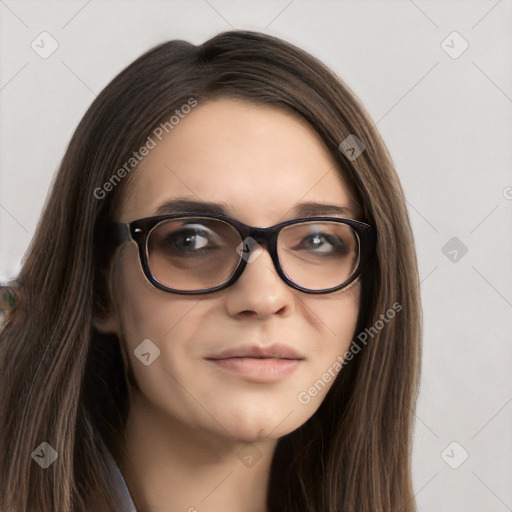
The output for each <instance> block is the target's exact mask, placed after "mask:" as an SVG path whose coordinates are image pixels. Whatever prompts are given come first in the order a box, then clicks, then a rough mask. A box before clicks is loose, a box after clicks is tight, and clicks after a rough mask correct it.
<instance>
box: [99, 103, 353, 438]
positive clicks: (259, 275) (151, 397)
mask: <svg viewBox="0 0 512 512" xmlns="http://www.w3.org/2000/svg"><path fill="white" fill-rule="evenodd" d="M135 173H136V174H135V175H134V181H133V183H132V184H131V189H130V194H129V195H128V197H127V200H126V201H125V204H124V205H123V208H122V211H121V213H120V216H119V219H118V220H119V221H120V222H130V221H133V220H136V219H140V218H143V217H149V216H153V215H156V214H157V211H159V207H161V206H162V205H163V204H164V203H166V202H168V201H170V200H173V199H178V198H179V199H189V200H192V201H202V202H203V201H209V202H218V203H223V205H228V206H226V208H227V211H226V214H227V215H228V216H230V217H233V218H235V219H238V220H240V221H241V222H244V223H246V224H248V225H251V226H258V227H266V226H271V225H273V224H276V223H278V222H282V221H284V220H288V219H292V218H297V217H298V216H299V215H297V214H296V213H294V210H295V209H296V208H297V207H298V206H299V205H300V204H301V203H305V202H316V203H324V204H330V205H336V206H340V207H344V208H347V213H346V214H345V215H344V216H345V217H353V216H354V215H355V214H354V208H355V206H356V205H355V204H354V203H353V198H352V197H351V195H350V194H349V191H348V189H347V187H346V185H345V184H344V183H343V181H342V180H341V178H340V176H339V174H338V172H337V170H336V165H335V162H334V161H333V159H332V158H331V156H330V155H329V153H328V151H327V149H326V148H325V147H324V145H323V143H322V142H321V140H320V138H319V137H318V135H317V134H316V133H315V132H314V130H313V129H312V128H310V127H309V125H307V124H306V123H305V122H304V121H302V120H301V119H299V118H297V117H295V116H294V115H293V114H290V113H288V112H285V111H283V110H280V109H278V108H276V107H269V106H262V105H256V104H253V103H250V102H247V101H242V100H236V99H226V98H224V99H217V100H213V101H210V102H206V103H204V104H199V105H198V106H197V107H195V108H194V109H192V111H191V112H190V113H189V114H188V115H187V116H185V117H184V118H182V119H180V121H179V123H178V124H176V125H175V126H174V128H173V129H172V131H170V132H169V134H168V135H166V136H165V137H163V139H162V140H161V141H160V142H158V141H157V145H156V147H155V148H153V149H152V150H151V151H150V152H149V154H148V155H147V156H146V157H145V158H144V159H143V160H142V162H141V163H140V165H139V167H138V169H137V170H136V171H135ZM313 215H314V214H311V215H309V216H313ZM319 215H321V213H319ZM331 215H333V214H331ZM113 275H114V279H113V310H112V311H113V313H112V315H111V317H109V318H108V319H107V320H106V322H105V323H104V324H103V329H106V330H110V331H114V332H116V333H117V334H118V335H119V336H120V339H121V342H122V343H123V344H124V346H125V348H126V352H127V354H128V358H129V363H130V365H131V367H132V370H133V373H134V375H135V378H136V380H137V382H138V384H139V387H140V392H141V394H142V396H139V397H138V398H139V399H142V400H139V402H140V403H144V404H145V405H144V410H145V411H151V413H152V414H155V415H157V416H158V417H160V418H168V419H169V420H172V421H173V422H179V423H180V424H182V425H183V426H185V427H187V428H190V429H194V430H200V431H205V432H206V431H208V432H209V433H210V434H214V435H217V436H222V437H224V438H231V439H233V438H235V439H239V440H243V441H246V442H251V441H256V440H260V439H264V438H273V439H276V438H279V437H282V436H283V435H285V434H288V433H290V432H292V431H293V430H295V429H297V428H298V427H299V426H301V425H302V424H303V423H305V422H306V420H307V419H308V418H310V417H311V416H312V415H313V413H314V412H315V411H316V410H317V409H318V406H319V405H320V403H321V401H322V400H323V398H324V397H325V394H326V393H327V391H328V389H329V388H330V386H331V385H332V381H333V379H332V378H331V379H326V378H325V373H326V372H327V371H328V370H329V369H331V373H332V368H333V365H334V363H335V362H337V361H340V359H339V358H338V356H341V355H342V354H344V353H345V352H346V350H347V349H348V347H349V345H350V342H351V340H352V338H353V335H354V330H355V326H356V320H357V315H358V303H359V294H360V286H359V284H355V285H354V286H352V287H350V288H349V289H346V290H342V291H341V292H334V293H331V294H324V295H312V294H305V293H303V292H300V291H298V290H295V289H293V288H291V287H290V286H288V285H287V284H285V283H284V282H283V281H282V280H281V279H280V278H279V276H278V275H277V273H276V270H275V268H274V266H273V263H272V260H271V258H270V255H269V253H268V252H267V251H266V250H265V251H263V252H261V253H260V255H259V256H258V257H257V258H256V259H254V260H253V261H252V262H250V263H248V264H247V266H246V268H245V270H244V272H243V274H242V275H241V277H240V278H239V279H238V280H237V281H236V282H235V283H234V284H233V285H232V286H230V287H228V288H226V289H224V290H220V291H216V292H214V293H210V294H202V295H196V296H186V295H178V294H174V293H166V292H164V291H161V290H158V289H156V288H154V287H153V286H152V285H151V284H149V283H148V281H147V280H146V279H145V277H144V274H143V272H142V270H141V266H140V263H139V256H138V252H137V247H136V244H135V243H134V242H131V243H128V244H124V245H123V246H122V248H121V250H120V251H119V252H118V253H117V255H116V257H115V258H114V262H113ZM144 340H151V343H148V342H147V341H146V342H145V345H142V348H139V349H137V347H139V346H140V345H141V343H142V342H143V341H144ZM274 344H279V345H277V346H275V347H272V345H274ZM155 347H158V350H159V351H160V352H159V355H158V357H156V358H155V356H156V355H157V354H158V350H157V349H156V348H155ZM283 347H286V348H287V349H288V350H289V352H290V353H295V356H294V357H295V358H296V360H295V361H294V362H290V361H288V362H286V361H285V360H284V359H280V358H279V357H277V360H276V358H275V357H274V358H273V360H272V359H258V357H259V356H261V355H265V350H266V349H268V348H270V353H271V355H272V356H279V355H281V356H282V357H284V356H287V357H289V356H290V354H286V353H285V350H284V349H283ZM258 348H260V349H262V352H261V353H260V354H258V353H257V352H258ZM141 351H143V352H144V353H148V352H149V353H150V355H149V356H148V355H145V356H143V357H142V358H141V359H142V360H145V362H146V363H147V362H148V360H149V361H152V362H151V363H150V364H143V362H142V361H141V360H140V359H139V357H140V352H141ZM254 351H256V354H255V352H254ZM226 352H231V354H228V355H229V357H227V358H225V359H223V354H224V355H225V354H226ZM136 354H138V355H139V357H137V355H136ZM236 355H238V356H240V355H252V356H253V357H245V358H242V357H235V356H236ZM255 355H256V356H257V357H254V356H255ZM267 355H269V354H268V353H267ZM219 358H220V359H219ZM276 368H277V371H275V369H276ZM285 368H286V370H285ZM315 383H316V387H315V389H316V395H315V396H313V395H309V396H310V398H311V399H310V400H309V401H307V403H304V402H306V400H302V402H303V403H301V401H299V399H298V396H299V394H300V393H301V392H306V393H307V392H308V390H309V389H310V388H311V387H312V386H315ZM313 394H314V393H313Z"/></svg>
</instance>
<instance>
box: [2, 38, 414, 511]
mask: <svg viewBox="0 0 512 512" xmlns="http://www.w3.org/2000/svg"><path fill="white" fill-rule="evenodd" d="M263 228H265V229H263ZM14 284H15V287H16V289H17V301H18V302H19V304H18V305H17V307H16V308H15V309H14V310H13V311H11V312H10V313H9V316H8V321H7V323H6V325H5V326H4V328H3V331H2V333H1V338H0V350H1V357H0V361H1V362H0V364H1V365H2V368H1V373H0V375H1V386H0V393H1V400H0V407H1V410H0V413H1V414H0V418H1V420H0V421H1V422H2V429H1V432H0V435H1V443H2V450H3V453H4V454H7V456H5V457H3V458H2V461H1V463H0V464H1V466H0V482H2V484H1V490H0V509H1V510H2V511H4V512H11V511H12V512H14V511H20V510H38V511H44V512H46V511H48V512H49V511H52V512H55V511H59V512H61V511H62V512H64V511H65V512H68V511H86V510H87V511H89V510H94V511H112V510H122V511H124V510H132V511H133V510H143V511H145V512H156V511H158V512H160V511H171V512H174V511H182V510H189V511H194V510H197V511H200V512H206V511H209V510H217V511H218V510H227V511H245V512H248V511H249V512H262V511H266V510H268V511H278V510H279V511H290V512H291V511H294V512H299V511H301V512H305V511H311V512H313V511H315V512H319V511H322V512H325V511H330V512H334V511H337V512H338V511H343V512H352V511H357V512H370V511H372V512H375V511H377V510H378V511H389V512H390V511H398V510H400V511H403V512H410V511H413V510H415V503H414V496H413V491H412V485H411V475H410V451H411V426H412V418H413V410H414V404H415V397H416V393H417V386H418V375H419V361H420V331H421V329H420V323H421V321H420V320H421V315H420V304H419V296H418V278H417V268H416V259H415V253H414V246H413V240H412V235H411V229H410V225H409V220H408V216H407V212H406V208H405V205H404V198H403V195H402V190H401V187H400V184H399V182H398V178H397V176H396V174H395V171H394V168H393V164H392V162H391V159H390V157H389V155H388V153H387V151H386V149H385V146H384V144H383V142H382V140H381V138H380V136H379V134H378V133H377V131H376V129H375V126H374V124H373V123H372V121H371V120H370V118H369V117H368V115H367V114H366V113H365V111H364V109H363V107H362V106H361V105H360V103H359V102H358V100H357V99H356V98H355V96H354V95H353V94H352V93H351V92H350V91H349V90H348V88H347V87H346V86H345V85H344V84H343V83H342V82H341V81H340V80H339V79H338V78H337V77H335V76H334V74H333V73H332V72H331V71H329V70H328V69H327V68H326V67H325V66H324V65H323V64H321V63H320V62H318V61H317V60H316V59H314V58H313V57H311V56H310V55H308V54H306V53H305V52H303V51H302V50H300V49H298V48H296V47H294V46H292V45H290V44H288V43H286V42H284V41H281V40H279V39H276V38H273V37H270V36H267V35H263V34H259V33H253V32H241V31H233V32H226V33H223V34H219V35H217V36H216V37H214V38H212V39H210V40H209V41H207V42H205V43H204V44H202V45H199V46H194V45H192V44H190V43H187V42H184V41H170V42H168V43H165V44H162V45H160V46H158V47H156V48H154V49H152V50H150V51H149V52H147V53H146V54H145V55H143V56H142V57H140V58H138V59H137V60H136V61H135V62H134V63H132V64H131V65H130V66H128V67H127V68H126V69H125V70H124V71H123V72H122V73H120V74H119V76H117V77H116V78H115V79H114V80H113V81H112V82H111V83H110V84H109V85H108V86H107V87H106V88H105V90H104V91H103V92H102V93H101V94H100V95H99V96H98V98H97V99H96V100H95V101H94V103H93V104H92V106H91V107H90V109H89V110H88V112H87V113H86V114H85V116H84V118H83V120H82V122H81V123H80V125H79V126H78V128H77V130H76V132H75V134H74V136H73V138H72V140H71V142H70V145H69V147H68V150H67V152H66V155H65V157H64V159H63V162H62V164H61V167H60V170H59V172H58V174H57V177H56V179H55V182H54V184H53V187H52V191H51V194H50V196H49V199H48V201H47V203H46V206H45V209H44V212H43V215H42V217H41V221H40V223H39V226H38V229H37V231H36V235H35V237H34V239H33V241H32V244H31V246H30V248H29V250H28V253H27V255H26V257H25V261H24V264H23V267H22V270H21V272H20V275H19V276H18V279H17V280H16V282H15V283H14ZM11 302H12V301H11Z"/></svg>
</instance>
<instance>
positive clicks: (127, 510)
mask: <svg viewBox="0 0 512 512" xmlns="http://www.w3.org/2000/svg"><path fill="white" fill-rule="evenodd" d="M107 464H108V465H109V467H110V473H111V475H112V485H113V489H114V492H115V494H116V496H117V502H118V503H119V508H118V509H117V511H116V512H137V509H136V508H135V504H134V503H133V500H132V497H131V496H130V491H129V490H128V487H127V486H126V482H125V481H124V478H123V475H122V473H121V470H120V469H119V467H118V465H117V464H116V461H115V460H114V457H112V454H111V453H110V452H108V451H107Z"/></svg>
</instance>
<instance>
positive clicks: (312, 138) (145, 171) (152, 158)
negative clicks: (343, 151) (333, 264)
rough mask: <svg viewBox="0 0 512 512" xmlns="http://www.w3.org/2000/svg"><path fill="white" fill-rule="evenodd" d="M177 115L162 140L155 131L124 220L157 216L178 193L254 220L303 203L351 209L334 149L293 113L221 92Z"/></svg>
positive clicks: (283, 214)
mask: <svg viewBox="0 0 512 512" xmlns="http://www.w3.org/2000/svg"><path fill="white" fill-rule="evenodd" d="M176 120H177V119H174V120H173V121H174V123H173V124H172V128H169V127H168V132H169V133H167V134H165V132H164V135H163V137H161V139H162V140H158V138H156V137H154V136H152V138H153V141H154V147H153V148H152V149H151V150H150V151H149V153H148V154H147V156H145V157H144V158H143V159H142V161H141V163H140V164H139V166H138V168H137V169H136V171H134V173H135V175H134V179H133V181H132V183H131V184H130V193H129V195H128V198H127V201H126V203H125V205H124V207H123V210H122V213H121V219H120V220H121V221H123V222H128V221H131V220H134V219H136V218H142V217H147V216H151V215H155V214H156V213H157V211H158V210H159V209H160V210H161V206H162V205H163V204H164V203H166V202H168V201H170V200H173V199H177V198H179V199H190V200H194V201H209V202H219V203H222V204H224V205H225V212H226V213H227V214H229V215H231V216H233V217H236V218H238V219H239V220H241V221H242V222H247V223H252V225H270V224H271V223H276V222H279V221H280V220H286V218H288V217H289V218H293V217H290V216H289V215H288V213H289V212H292V211H293V209H294V208H296V207H297V204H298V203H301V202H308V203H311V202H321V203H328V204H334V205H338V206H344V207H348V208H349V209H352V211H353V210H354V209H355V205H354V203H353V200H352V197H351V195H350V193H349V190H348V188H347V186H346V184H345V183H344V180H343V179H342V178H341V176H340V174H339V171H338V169H337V164H336V162H335V161H334V159H333V158H332V155H331V154H330V153H329V151H328V149H327V148H326V146H325V145H324V143H323V142H322V140H321V139H320V137H319V136H318V134H317V133H316V132H315V131H314V130H313V129H312V128H311V127H310V125H309V124H308V123H306V121H304V120H303V119H301V118H300V117H299V116H297V115H295V114H293V113H291V112H288V111H285V110H284V109H281V108H277V107H274V106H267V105H260V104H255V103H252V102H249V101H246V100H240V99H233V98H221V99H216V100H212V101H209V102H206V103H204V104H199V105H198V106H196V107H195V108H193V109H192V110H191V111H190V113H188V114H186V115H184V114H182V115H181V116H180V118H179V120H178V122H177V123H176ZM152 145H153V144H152ZM349 213H350V212H349ZM347 216H348V215H347Z"/></svg>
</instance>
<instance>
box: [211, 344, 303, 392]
mask: <svg viewBox="0 0 512 512" xmlns="http://www.w3.org/2000/svg"><path fill="white" fill-rule="evenodd" d="M205 359H206V360H207V361H208V362H209V363H211V364H213V365H214V366H215V367H217V368H218V369H220V370H222V371H225V372H228V373H230V374H234V375H236V376H239V377H242V378H244V379H245V380H248V381H251V382H278V381H280V380H283V379H285V378H286V377H288V376H289V375H290V374H291V373H293V372H294V371H295V370H296V368H297V367H298V366H299V365H300V362H301V361H303V360H304V359H305V358H304V356H303V355H302V354H300V353H299V352H298V351H297V350H296V349H294V348H293V347H290V346H289V345H284V344H280V343H273V344H271V345H267V346H261V345H239V346H237V347H233V348H229V349H225V350H222V351H221V352H218V353H216V354H214V355H211V356H208V357H205Z"/></svg>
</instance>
